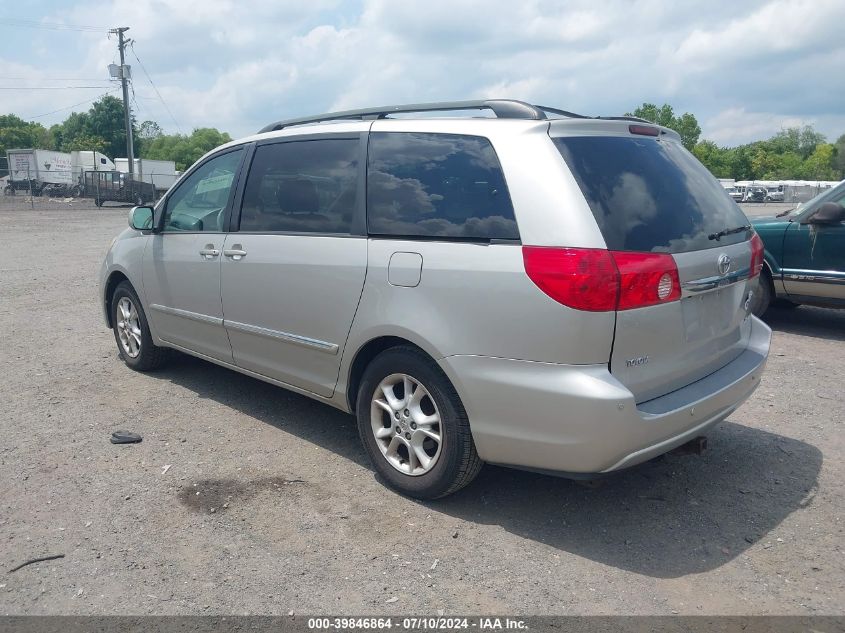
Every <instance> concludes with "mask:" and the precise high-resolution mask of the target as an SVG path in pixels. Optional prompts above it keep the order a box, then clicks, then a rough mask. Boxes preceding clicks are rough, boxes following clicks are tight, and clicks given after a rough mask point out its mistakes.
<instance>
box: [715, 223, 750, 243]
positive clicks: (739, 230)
mask: <svg viewBox="0 0 845 633" xmlns="http://www.w3.org/2000/svg"><path fill="white" fill-rule="evenodd" d="M750 230H751V225H750V224H746V225H744V226H738V227H736V228H735V229H722V230H721V231H719V232H718V233H711V234H710V235H708V236H707V239H708V240H716V241H717V242H718V241H719V240H720V239H722V238H723V237H725V236H726V235H733V234H734V233H742V232H743V231H750Z"/></svg>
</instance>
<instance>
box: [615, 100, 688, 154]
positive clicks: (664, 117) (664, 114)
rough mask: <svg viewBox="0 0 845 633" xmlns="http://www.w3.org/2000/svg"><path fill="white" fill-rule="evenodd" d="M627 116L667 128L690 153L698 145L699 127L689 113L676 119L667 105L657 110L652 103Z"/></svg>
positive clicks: (670, 107)
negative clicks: (677, 135) (678, 137)
mask: <svg viewBox="0 0 845 633" xmlns="http://www.w3.org/2000/svg"><path fill="white" fill-rule="evenodd" d="M627 116H635V117H639V118H640V119H645V120H646V121H651V122H652V123H657V124H658V125H662V126H663V127H668V128H669V129H670V130H675V131H676V132H677V133H678V134H680V136H681V143H683V145H684V147H686V148H687V149H688V150H690V151H692V149H693V148H694V147H695V144H696V143H698V139H699V137H700V136H701V127H700V126H699V125H698V120H697V119H696V118H695V116H694V115H692V114H690V113H689V112H684V114H682V115H681V116H679V117H676V116H675V111H674V109H673V108H672V106H670V105H669V104H668V103H664V104H663V105H662V106H660V107H659V108H658V107H657V106H656V105H655V104H653V103H643V104H642V105H641V106H640V107H638V108H637V109H636V110H634V112H633V113H630V112H629V113H628V114H627Z"/></svg>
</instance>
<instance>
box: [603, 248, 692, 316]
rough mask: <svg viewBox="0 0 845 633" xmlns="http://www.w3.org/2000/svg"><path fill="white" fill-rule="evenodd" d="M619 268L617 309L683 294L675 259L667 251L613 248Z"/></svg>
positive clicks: (672, 298) (662, 300)
mask: <svg viewBox="0 0 845 633" xmlns="http://www.w3.org/2000/svg"><path fill="white" fill-rule="evenodd" d="M611 254H612V255H613V260H614V261H615V262H616V267H617V268H618V269H619V304H618V306H617V308H616V309H617V310H631V309H632V308H644V307H646V306H653V305H657V304H658V303H668V302H670V301H676V300H678V299H680V298H681V282H680V280H679V279H678V267H677V266H676V265H675V259H674V258H673V257H672V256H671V255H669V254H667V253H629V252H626V251H612V252H611Z"/></svg>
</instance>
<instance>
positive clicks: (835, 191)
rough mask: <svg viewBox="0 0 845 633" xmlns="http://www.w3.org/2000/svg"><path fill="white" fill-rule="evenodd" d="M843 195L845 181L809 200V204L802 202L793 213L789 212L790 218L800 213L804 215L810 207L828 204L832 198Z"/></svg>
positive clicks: (844, 192)
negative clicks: (823, 203)
mask: <svg viewBox="0 0 845 633" xmlns="http://www.w3.org/2000/svg"><path fill="white" fill-rule="evenodd" d="M842 194H845V180H843V181H842V182H840V183H839V184H838V185H836V186H835V187H831V188H830V189H825V190H824V191H822V192H821V193H819V194H818V195H816V196H814V197H812V198H810V199H809V200H807V202H802V203H801V204H799V205H798V206H797V207H795V208H794V209H792V211H790V212H789V217H794V216H797V215H799V214H800V213H802V212H803V211H804V210H805V209H808V208H809V207H814V206H818V204H819V203H822V202H826V201H827V200H829V199H831V198H835V197H836V196H838V195H842Z"/></svg>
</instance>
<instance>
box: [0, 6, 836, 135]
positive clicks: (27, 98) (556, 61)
mask: <svg viewBox="0 0 845 633" xmlns="http://www.w3.org/2000/svg"><path fill="white" fill-rule="evenodd" d="M61 7H62V8H61V11H60V12H59V11H57V12H56V14H55V15H51V16H47V17H45V19H49V20H51V21H58V20H59V19H66V20H67V22H69V23H77V24H89V23H90V22H91V20H92V19H93V18H92V17H91V16H95V15H96V16H97V18H96V19H97V20H98V21H100V22H101V23H103V24H111V25H116V24H126V25H128V26H130V27H131V30H130V32H129V35H130V36H131V37H133V38H134V39H135V40H137V44H136V49H137V51H138V54H139V56H140V57H141V59H142V61H143V62H144V65H145V66H146V68H147V69H148V70H149V72H150V73H151V74H152V77H153V80H154V81H155V82H156V85H157V86H158V88H159V90H160V92H161V94H162V95H163V96H164V98H165V99H166V101H167V102H168V104H169V105H170V108H171V110H172V111H173V113H174V115H175V116H176V118H177V120H178V121H179V122H180V124H181V127H182V128H183V129H185V130H190V129H191V128H193V127H198V126H213V127H217V128H219V129H221V130H226V131H229V132H230V133H232V134H233V135H234V136H241V135H245V134H248V133H251V132H254V131H255V130H256V129H258V128H260V127H262V126H263V125H265V124H266V123H268V122H270V121H273V120H277V119H280V118H285V117H290V116H295V115H301V114H309V113H315V112H320V111H326V110H330V109H346V108H353V107H363V106H367V105H383V104H387V103H401V102H418V101H428V100H444V99H466V98H474V97H494V96H495V97H513V98H519V99H526V100H531V101H535V102H541V103H543V104H545V105H552V106H557V107H560V108H563V109H568V110H573V111H576V112H579V111H580V112H584V113H585V114H605V115H607V114H622V113H624V112H625V111H628V110H631V109H633V108H634V107H636V106H637V105H638V104H640V103H641V102H643V101H651V102H656V103H658V104H659V103H663V102H668V103H671V104H672V105H673V106H674V107H675V109H676V111H679V112H684V111H690V112H693V113H694V114H696V116H697V117H698V118H699V121H700V122H702V127H703V128H704V130H705V135H706V136H709V137H710V138H713V139H714V140H716V141H717V142H719V143H723V144H736V143H739V142H743V141H746V140H753V138H759V137H766V136H768V135H771V134H773V133H775V132H777V131H778V130H779V129H780V128H781V127H782V125H784V124H790V122H792V121H801V122H812V123H814V124H815V125H817V126H819V128H820V129H821V131H823V132H825V133H827V134H828V135H829V136H838V135H839V134H841V133H842V132H845V125H843V120H842V117H840V116H839V112H841V107H842V105H841V104H842V103H843V101H845V73H843V72H842V68H845V40H843V38H842V37H841V35H840V33H838V32H837V31H841V25H842V24H843V23H845V3H843V2H842V1H841V0H814V1H812V2H808V1H807V0H774V1H764V0H749V1H748V2H743V3H739V4H738V3H736V2H733V1H728V0H711V1H709V2H704V1H702V2H690V3H677V2H671V1H669V0H635V1H633V2H631V1H628V0H610V1H609V2H605V3H602V4H601V6H599V5H597V4H596V3H595V2H592V1H591V0H566V1H554V0H523V1H521V2H512V1H511V0H486V1H485V2H484V3H479V2H475V1H470V0H426V2H425V3H411V2H396V1H395V0H362V3H361V5H360V6H359V5H351V4H348V3H344V2H341V1H340V0H312V1H311V2H309V3H301V2H293V1H287V2H280V1H279V0H255V1H253V2H250V3H249V4H248V5H246V4H245V3H242V2H239V1H237V0H115V1H114V2H112V3H111V4H104V3H102V2H100V1H99V0H77V1H76V2H75V3H74V4H73V6H72V7H70V8H68V7H66V6H65V5H64V3H63V4H62V5H61ZM59 14H60V15H61V18H60V17H59ZM39 41H40V42H41V43H40V46H43V47H46V49H45V51H44V52H43V53H39V54H38V58H39V59H41V60H43V59H46V57H44V56H43V55H52V59H58V60H59V66H61V68H57V67H52V68H50V70H49V72H50V73H51V74H52V75H56V74H57V73H59V72H70V71H71V69H73V72H74V73H84V74H79V75H78V76H83V77H84V76H91V77H96V76H105V66H106V65H107V64H108V63H110V62H112V61H113V60H114V59H115V57H116V53H115V49H116V47H115V42H114V40H111V41H109V40H108V39H107V38H106V37H105V36H103V35H99V34H90V33H84V34H79V38H78V43H77V50H76V51H74V54H72V55H66V54H64V50H63V49H62V50H58V49H57V50H53V51H50V40H49V39H44V38H41V39H40V40H39ZM3 56H4V57H7V59H6V60H4V61H5V64H4V66H5V65H6V64H9V63H12V64H14V63H17V64H25V65H26V66H27V70H26V72H32V73H33V76H35V77H36V78H37V77H38V76H45V75H44V72H45V71H40V72H39V70H38V68H41V66H39V65H38V64H37V63H36V62H34V61H32V60H28V61H23V60H21V59H16V58H15V56H14V55H7V54H3ZM129 62H130V63H132V64H133V65H134V66H135V68H134V71H135V72H134V75H135V82H134V86H135V91H136V94H137V95H138V97H139V98H138V105H139V106H140V110H139V112H138V118H140V119H142V120H143V119H145V118H153V119H156V120H158V121H159V122H160V123H161V124H162V125H163V126H164V127H165V128H166V129H168V130H174V128H175V126H174V125H173V123H172V121H171V119H170V116H169V115H168V114H167V111H166V110H165V109H164V107H163V106H162V105H161V104H160V103H159V101H158V98H157V96H156V94H155V92H154V91H153V90H152V88H151V87H150V85H149V83H148V82H147V80H146V78H145V77H144V75H143V73H142V72H141V70H140V68H138V67H137V62H135V60H134V58H133V57H132V55H131V54H130V56H129ZM68 76H71V75H68ZM72 76H76V75H75V74H74V75H72ZM3 92H5V91H0V93H3ZM61 96H62V103H60V104H58V105H59V106H60V105H68V104H70V103H73V102H74V99H73V95H70V94H68V95H61ZM84 96H85V95H84V94H83V95H81V96H80V99H79V100H82V98H83V97H84ZM92 96H93V95H92ZM56 107H57V104H56V99H55V98H53V99H48V98H47V95H44V94H39V93H36V92H34V91H33V92H32V93H29V94H26V93H20V94H17V95H15V96H14V98H13V95H11V94H0V111H14V112H18V113H20V114H31V113H36V112H47V111H50V110H53V109H55V108H56ZM25 110H26V111H25ZM64 114H66V113H60V114H57V115H56V116H55V117H53V118H52V120H50V119H49V118H48V119H45V120H47V121H48V122H52V121H57V120H61V119H62V118H64ZM751 135H757V136H753V137H752V136H751Z"/></svg>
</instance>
